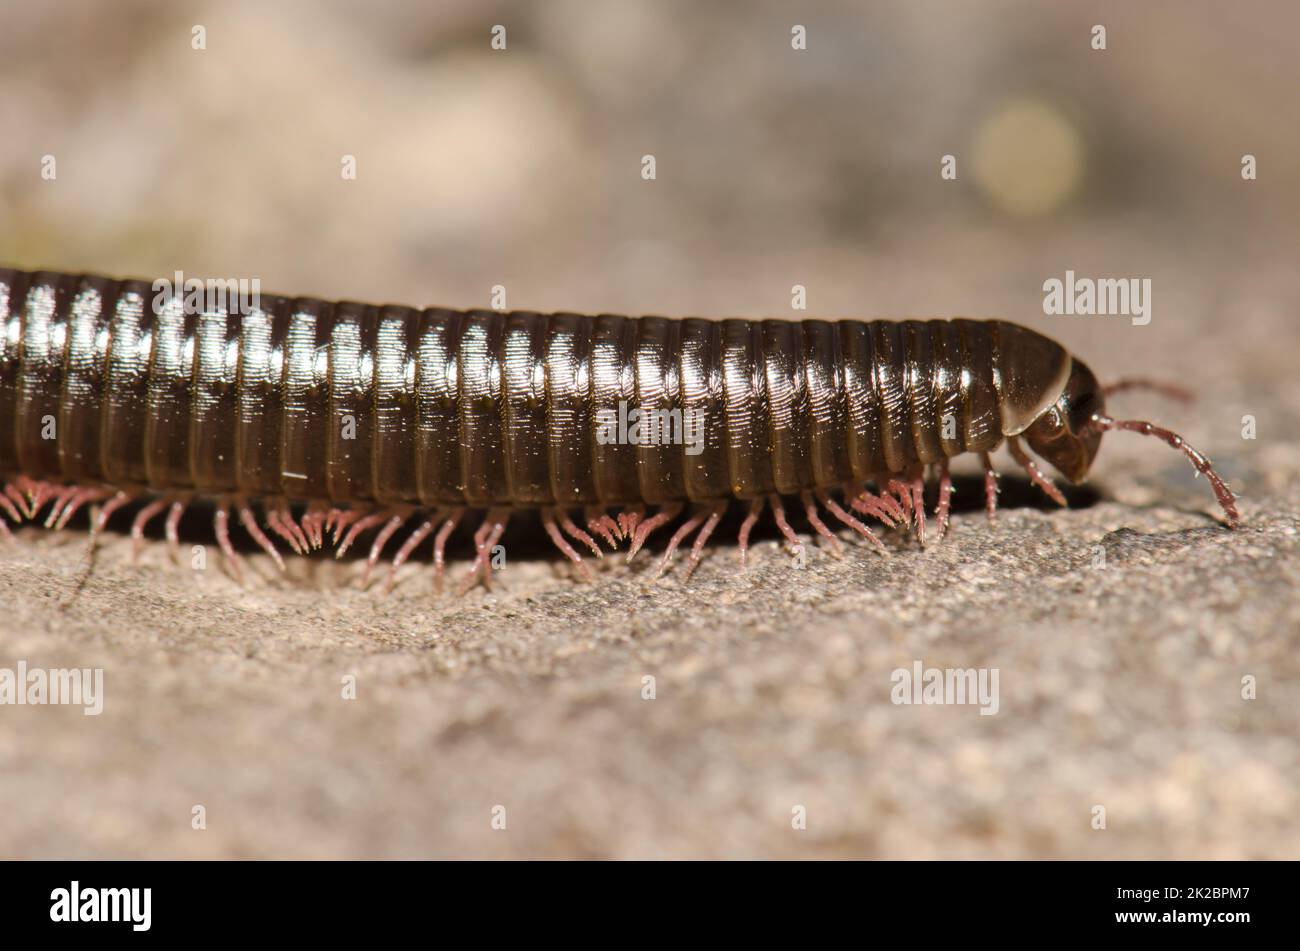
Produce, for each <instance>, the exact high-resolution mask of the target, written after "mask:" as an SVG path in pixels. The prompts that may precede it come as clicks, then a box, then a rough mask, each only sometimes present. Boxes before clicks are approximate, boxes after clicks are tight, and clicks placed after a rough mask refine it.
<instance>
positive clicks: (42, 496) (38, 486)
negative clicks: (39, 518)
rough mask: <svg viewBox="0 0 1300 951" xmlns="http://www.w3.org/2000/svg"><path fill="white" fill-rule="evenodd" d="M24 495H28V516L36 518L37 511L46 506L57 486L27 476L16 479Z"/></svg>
mask: <svg viewBox="0 0 1300 951" xmlns="http://www.w3.org/2000/svg"><path fill="white" fill-rule="evenodd" d="M14 482H15V483H16V484H17V486H18V488H19V489H20V490H21V491H22V493H23V495H25V496H26V497H27V502H26V505H27V517H28V518H32V519H34V518H36V513H37V512H39V511H40V510H41V509H43V508H45V503H46V502H48V501H49V500H50V497H51V496H52V495H53V494H54V492H55V486H54V485H53V484H51V483H49V482H36V481H34V480H33V479H29V478H27V476H19V477H18V478H17V479H15V480H14Z"/></svg>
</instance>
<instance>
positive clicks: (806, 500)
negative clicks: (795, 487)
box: [799, 489, 844, 558]
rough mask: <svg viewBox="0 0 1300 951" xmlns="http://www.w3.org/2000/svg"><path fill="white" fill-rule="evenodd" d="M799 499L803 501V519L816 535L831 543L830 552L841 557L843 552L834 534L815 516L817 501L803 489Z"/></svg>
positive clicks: (817, 515)
mask: <svg viewBox="0 0 1300 951" xmlns="http://www.w3.org/2000/svg"><path fill="white" fill-rule="evenodd" d="M799 498H800V499H802V500H803V511H804V517H805V518H807V519H808V524H809V525H811V526H812V527H813V530H814V531H815V532H816V533H817V534H818V535H820V536H821V537H822V538H824V539H826V540H827V541H828V542H830V543H831V551H832V552H834V553H835V557H836V558H840V557H842V556H843V554H844V550H843V549H842V548H841V547H840V540H839V539H838V538H836V537H835V533H834V532H832V531H831V530H830V529H829V528H827V527H826V523H825V522H823V521H822V519H821V516H820V515H819V514H817V500H816V499H814V498H813V494H812V493H811V492H809V491H808V490H807V489H804V490H803V492H801V493H800V494H799Z"/></svg>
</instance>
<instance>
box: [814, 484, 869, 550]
mask: <svg viewBox="0 0 1300 951" xmlns="http://www.w3.org/2000/svg"><path fill="white" fill-rule="evenodd" d="M817 500H818V501H819V502H821V504H822V505H824V506H826V510H827V511H828V512H830V513H831V514H832V515H834V516H835V517H836V518H837V519H839V520H840V521H841V522H843V523H844V524H845V525H847V526H848V527H849V528H851V529H853V530H854V531H855V532H857V533H858V534H859V535H861V536H862V537H863V538H869V539H871V541H872V542H873V543H874V544H875V546H876V547H877V548H879V549H880V550H881V551H882V552H883V551H885V546H884V545H883V544H882V543H881V541H880V539H879V538H877V537H876V533H875V532H873V531H872V530H871V529H869V528H867V526H866V525H864V524H862V523H861V522H859V521H858V520H857V519H856V518H854V517H853V516H852V515H850V514H849V513H848V512H846V511H844V509H843V508H842V507H841V506H840V504H839V503H838V502H836V501H835V500H834V499H833V498H831V497H830V496H829V495H827V494H826V493H825V492H824V491H822V490H821V489H818V490H817Z"/></svg>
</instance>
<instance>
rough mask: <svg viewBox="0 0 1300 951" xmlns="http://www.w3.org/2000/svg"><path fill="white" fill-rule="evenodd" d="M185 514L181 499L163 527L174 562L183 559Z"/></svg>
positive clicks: (168, 515)
mask: <svg viewBox="0 0 1300 951" xmlns="http://www.w3.org/2000/svg"><path fill="white" fill-rule="evenodd" d="M184 512H185V503H184V502H183V501H182V500H181V499H177V500H176V501H174V502H172V507H171V508H170V509H169V510H168V512H167V521H166V523H164V526H163V533H164V534H165V535H166V536H167V553H168V555H169V556H170V557H171V560H172V561H179V560H180V557H181V515H182V514H183V513H184ZM227 541H229V539H227ZM232 550H233V549H232Z"/></svg>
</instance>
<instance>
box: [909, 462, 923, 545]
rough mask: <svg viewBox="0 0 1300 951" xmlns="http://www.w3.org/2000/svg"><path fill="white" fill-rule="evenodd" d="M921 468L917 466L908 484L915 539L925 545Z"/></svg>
mask: <svg viewBox="0 0 1300 951" xmlns="http://www.w3.org/2000/svg"><path fill="white" fill-rule="evenodd" d="M921 472H922V470H921V469H920V468H919V467H918V468H917V469H916V471H915V472H914V473H913V474H912V477H911V478H910V479H908V485H909V486H910V488H911V490H912V513H913V514H914V515H915V516H916V540H917V541H919V542H920V543H921V547H922V548H924V547H925V479H924V478H923V477H922V475H921Z"/></svg>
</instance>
